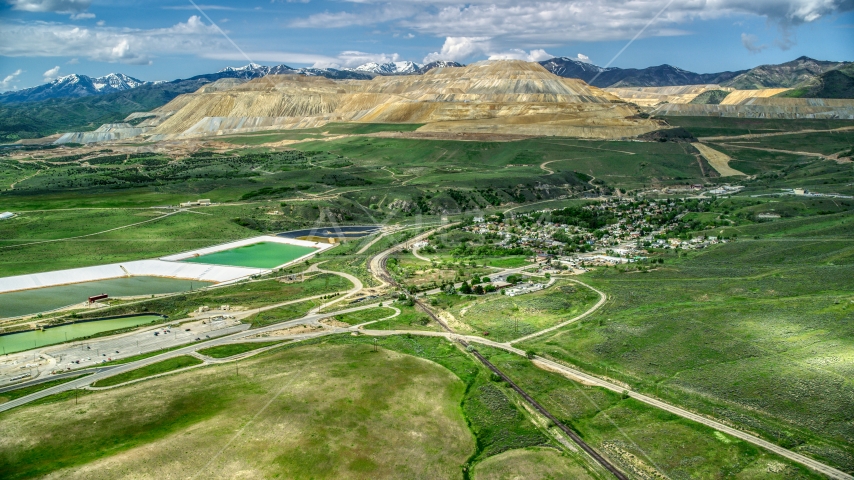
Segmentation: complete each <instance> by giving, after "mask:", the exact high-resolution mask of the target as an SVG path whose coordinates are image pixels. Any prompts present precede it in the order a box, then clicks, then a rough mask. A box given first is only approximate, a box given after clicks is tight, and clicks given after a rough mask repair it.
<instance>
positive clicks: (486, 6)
mask: <svg viewBox="0 0 854 480" xmlns="http://www.w3.org/2000/svg"><path fill="white" fill-rule="evenodd" d="M349 3H351V4H358V5H354V6H353V7H351V8H350V9H347V10H345V11H339V12H323V13H320V14H315V15H311V16H309V17H306V18H302V19H297V20H294V21H293V22H291V26H293V27H306V28H338V27H346V26H376V25H379V24H383V23H391V24H392V25H394V27H396V28H406V29H410V30H413V31H414V32H415V33H419V32H420V33H421V34H422V35H430V36H434V37H438V38H444V39H447V38H487V39H488V41H489V43H490V44H491V45H492V46H493V47H494V48H496V49H497V51H498V52H499V53H506V52H505V50H509V49H512V48H521V47H524V48H525V49H526V50H527V49H540V48H545V47H550V46H554V45H560V44H565V43H568V42H590V41H612V40H628V39H631V38H633V37H634V36H635V34H637V32H639V31H641V29H643V28H644V26H645V25H647V23H648V22H649V21H650V20H651V19H653V18H655V17H656V15H657V14H658V12H659V11H661V10H662V8H664V7H665V6H666V7H667V8H665V9H664V11H663V12H662V13H661V15H660V16H659V17H658V18H657V19H656V20H655V21H654V22H653V23H652V24H650V25H649V26H648V27H647V28H646V30H644V33H643V37H656V36H659V37H660V36H676V35H686V34H690V33H691V32H690V31H687V30H686V28H689V26H690V25H691V24H692V22H695V21H704V20H711V19H717V18H728V17H732V18H733V19H735V20H739V19H743V18H749V17H760V18H765V19H766V20H768V21H769V22H771V23H775V24H777V25H779V26H781V27H783V29H784V30H785V29H787V28H790V27H795V26H797V25H800V24H803V23H809V22H814V21H816V20H818V19H820V18H823V17H826V16H828V15H834V14H839V13H843V12H848V11H852V10H854V0H674V1H671V0H612V1H602V0H468V1H465V2H462V1H459V0H395V1H394V2H393V3H392V2H390V1H388V0H350V2H349ZM686 26H688V27H686ZM782 37H783V38H782V40H781V41H780V42H778V43H779V44H780V46H782V47H786V46H790V45H791V38H793V36H792V35H786V34H785V31H784V34H783V35H782ZM446 43H447V40H446ZM446 47H447V45H446V46H444V47H443V51H440V52H434V53H433V54H431V56H430V58H431V59H432V58H437V57H436V55H439V56H441V55H442V54H444V55H445V58H449V57H448V55H450V54H452V53H453V52H452V51H451V50H445V48H446ZM434 54H435V55H434Z"/></svg>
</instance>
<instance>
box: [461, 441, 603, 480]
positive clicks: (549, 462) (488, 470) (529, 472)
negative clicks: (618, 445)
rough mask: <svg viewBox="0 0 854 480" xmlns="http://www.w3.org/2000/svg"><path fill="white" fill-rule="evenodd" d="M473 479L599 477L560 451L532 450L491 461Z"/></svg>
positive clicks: (548, 479) (481, 465) (508, 454)
mask: <svg viewBox="0 0 854 480" xmlns="http://www.w3.org/2000/svg"><path fill="white" fill-rule="evenodd" d="M472 478H474V479H475V480H503V479H508V478H513V479H515V478H519V479H525V480H557V479H559V478H573V479H579V480H586V479H594V478H599V477H597V476H596V475H595V474H594V473H593V472H591V471H590V470H589V467H586V465H584V463H582V462H579V461H578V459H574V458H572V457H570V456H569V455H566V454H564V453H562V452H560V451H559V450H557V449H552V448H541V447H530V448H525V449H519V450H510V451H508V452H504V453H502V454H500V455H496V456H494V457H490V458H487V459H486V460H484V461H483V462H481V463H479V464H478V465H477V467H476V468H475V470H474V475H473V476H472Z"/></svg>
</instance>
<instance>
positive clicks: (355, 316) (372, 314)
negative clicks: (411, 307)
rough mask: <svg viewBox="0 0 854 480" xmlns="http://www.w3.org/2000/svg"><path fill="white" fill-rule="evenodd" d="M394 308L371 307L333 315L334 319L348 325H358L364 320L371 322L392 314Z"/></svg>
mask: <svg viewBox="0 0 854 480" xmlns="http://www.w3.org/2000/svg"><path fill="white" fill-rule="evenodd" d="M394 313H395V312H394V310H392V309H390V308H387V307H382V308H371V309H369V310H360V311H358V312H351V313H343V314H341V315H335V317H334V318H335V320H337V321H339V322H344V323H346V324H348V325H359V324H362V323H365V322H373V321H375V320H380V319H383V318H386V317H390V316H392V315H394Z"/></svg>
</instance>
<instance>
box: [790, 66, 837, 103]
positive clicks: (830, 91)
mask: <svg viewBox="0 0 854 480" xmlns="http://www.w3.org/2000/svg"><path fill="white" fill-rule="evenodd" d="M780 96H781V97H793V98H854V64H848V65H845V66H843V67H841V68H839V69H837V70H831V71H829V72H826V73H823V74H821V75H820V76H819V78H818V81H817V82H816V83H815V84H814V85H811V86H809V87H805V88H796V89H794V90H790V91H788V92H785V93H783V94H781V95H780Z"/></svg>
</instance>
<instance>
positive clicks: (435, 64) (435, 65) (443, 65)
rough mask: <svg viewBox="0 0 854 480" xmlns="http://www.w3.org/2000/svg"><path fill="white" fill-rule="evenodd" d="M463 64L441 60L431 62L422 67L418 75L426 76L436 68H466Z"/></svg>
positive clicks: (417, 72)
mask: <svg viewBox="0 0 854 480" xmlns="http://www.w3.org/2000/svg"><path fill="white" fill-rule="evenodd" d="M464 66H465V65H463V64H462V63H457V62H451V61H449V60H439V61H436V62H430V63H428V64H426V65H422V66H421V68H419V69H418V70H417V71H416V72H414V73H415V74H417V75H424V74H425V73H427V72H429V71H430V70H433V69H434V68H450V67H464Z"/></svg>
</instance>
